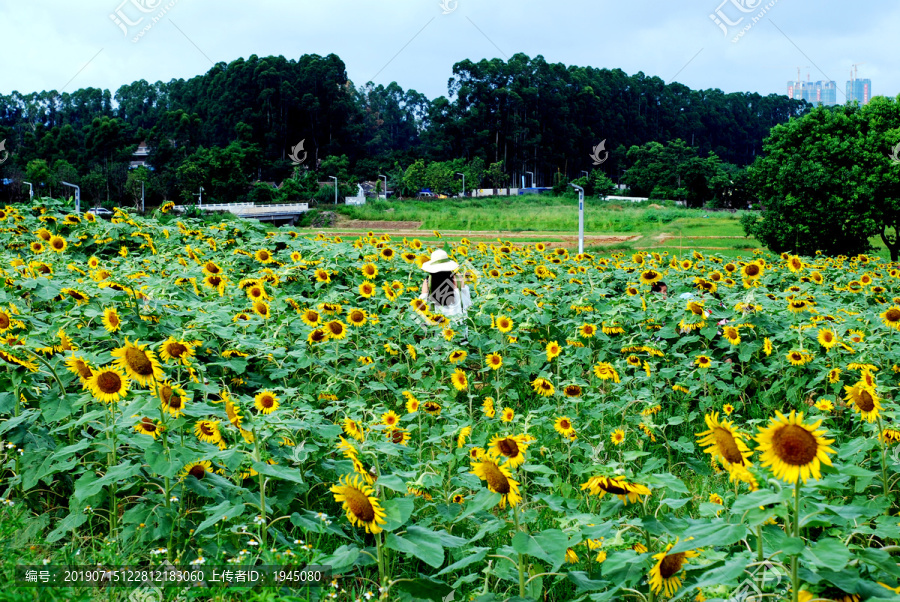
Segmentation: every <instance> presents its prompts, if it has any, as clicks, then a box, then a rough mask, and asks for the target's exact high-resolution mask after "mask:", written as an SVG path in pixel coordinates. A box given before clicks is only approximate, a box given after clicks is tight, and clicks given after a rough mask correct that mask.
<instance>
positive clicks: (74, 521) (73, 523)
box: [47, 511, 88, 543]
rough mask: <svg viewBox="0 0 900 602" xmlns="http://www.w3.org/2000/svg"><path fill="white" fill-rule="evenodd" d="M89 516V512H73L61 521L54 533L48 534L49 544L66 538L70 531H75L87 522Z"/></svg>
mask: <svg viewBox="0 0 900 602" xmlns="http://www.w3.org/2000/svg"><path fill="white" fill-rule="evenodd" d="M87 519H88V514H87V512H83V511H77V512H72V513H71V514H69V515H68V516H67V517H65V518H64V519H62V520H61V521H59V524H58V525H57V526H56V528H55V529H53V531H51V532H50V533H49V534H47V543H55V542H57V541H59V540H60V539H62V538H63V537H65V536H66V534H67V533H68V532H69V531H74V530H75V529H77V528H78V527H80V526H81V525H83V524H84V523H86V522H87Z"/></svg>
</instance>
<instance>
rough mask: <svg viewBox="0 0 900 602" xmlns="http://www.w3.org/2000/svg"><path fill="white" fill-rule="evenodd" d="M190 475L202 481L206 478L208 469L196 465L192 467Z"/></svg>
mask: <svg viewBox="0 0 900 602" xmlns="http://www.w3.org/2000/svg"><path fill="white" fill-rule="evenodd" d="M188 474H189V475H193V476H195V477H197V478H198V479H202V478H203V477H205V476H206V468H205V467H204V466H203V465H202V464H195V465H194V466H191V469H190V470H189V471H188Z"/></svg>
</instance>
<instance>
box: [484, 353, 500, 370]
mask: <svg viewBox="0 0 900 602" xmlns="http://www.w3.org/2000/svg"><path fill="white" fill-rule="evenodd" d="M484 361H485V363H486V364H487V365H488V366H489V367H490V369H491V370H497V369H499V368H500V366H502V365H503V358H502V357H501V356H500V354H499V353H489V354H488V355H487V356H486V357H485V358H484Z"/></svg>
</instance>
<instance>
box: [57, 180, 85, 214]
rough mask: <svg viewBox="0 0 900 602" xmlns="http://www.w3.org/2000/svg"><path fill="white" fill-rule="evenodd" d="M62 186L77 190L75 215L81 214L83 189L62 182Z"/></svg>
mask: <svg viewBox="0 0 900 602" xmlns="http://www.w3.org/2000/svg"><path fill="white" fill-rule="evenodd" d="M61 184H62V185H63V186H70V187H72V188H74V189H75V213H81V188H80V187H78V186H76V185H75V184H69V183H68V182H61Z"/></svg>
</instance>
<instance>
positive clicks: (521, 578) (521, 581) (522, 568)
mask: <svg viewBox="0 0 900 602" xmlns="http://www.w3.org/2000/svg"><path fill="white" fill-rule="evenodd" d="M512 511H513V521H514V522H515V525H516V533H518V532H519V509H518V508H516V507H515V506H513V507H512ZM518 564H519V597H520V598H524V597H525V555H524V554H522V553H519V563H518Z"/></svg>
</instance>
